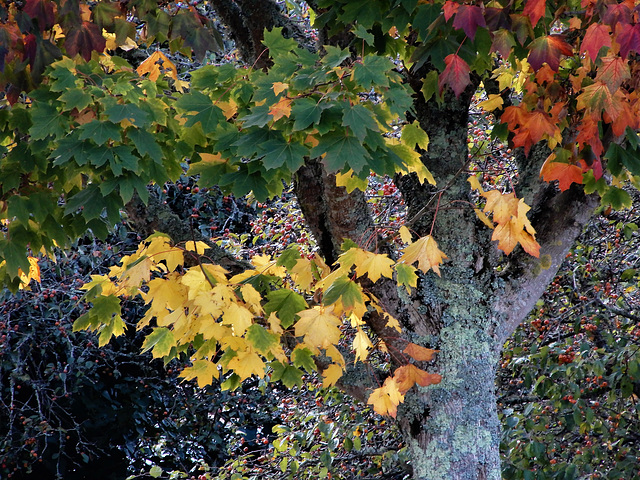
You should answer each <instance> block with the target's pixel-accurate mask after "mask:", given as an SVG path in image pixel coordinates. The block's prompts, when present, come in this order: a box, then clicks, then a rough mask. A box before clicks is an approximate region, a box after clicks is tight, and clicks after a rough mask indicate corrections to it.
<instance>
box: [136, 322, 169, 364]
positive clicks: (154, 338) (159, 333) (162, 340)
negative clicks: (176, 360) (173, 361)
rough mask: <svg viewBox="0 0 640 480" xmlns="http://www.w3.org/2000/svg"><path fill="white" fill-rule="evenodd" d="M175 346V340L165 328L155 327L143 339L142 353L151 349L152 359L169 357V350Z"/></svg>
mask: <svg viewBox="0 0 640 480" xmlns="http://www.w3.org/2000/svg"><path fill="white" fill-rule="evenodd" d="M176 346H177V343H176V339H175V337H174V336H173V332H172V331H171V330H169V329H168V328H165V327H156V328H154V329H153V332H151V333H150V334H149V335H147V338H145V339H144V342H143V344H142V353H144V352H148V351H149V350H151V349H153V351H152V352H151V353H152V354H153V358H160V357H164V356H166V355H169V352H171V349H172V348H173V347H176Z"/></svg>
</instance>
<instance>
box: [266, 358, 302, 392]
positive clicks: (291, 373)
mask: <svg viewBox="0 0 640 480" xmlns="http://www.w3.org/2000/svg"><path fill="white" fill-rule="evenodd" d="M269 366H270V367H271V368H272V369H273V373H272V374H271V381H273V382H277V381H278V380H280V381H282V383H284V385H285V387H287V388H291V387H293V386H294V385H302V371H301V370H300V369H299V368H296V367H294V366H293V365H285V364H283V363H280V362H271V363H270V364H269Z"/></svg>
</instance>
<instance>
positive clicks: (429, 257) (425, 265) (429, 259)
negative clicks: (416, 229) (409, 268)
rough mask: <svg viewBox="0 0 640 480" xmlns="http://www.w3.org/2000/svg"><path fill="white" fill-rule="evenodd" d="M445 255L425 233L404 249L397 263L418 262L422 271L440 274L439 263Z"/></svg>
mask: <svg viewBox="0 0 640 480" xmlns="http://www.w3.org/2000/svg"><path fill="white" fill-rule="evenodd" d="M446 259H447V256H446V255H445V254H444V253H443V252H442V251H441V250H440V249H439V248H438V244H437V243H436V241H435V240H434V239H433V237H432V236H431V235H426V236H424V237H422V238H420V239H418V240H416V241H415V242H413V243H411V244H410V245H408V246H407V247H406V248H405V249H404V254H403V255H402V257H400V260H398V263H406V264H407V265H411V264H413V263H414V262H418V268H419V269H420V270H422V271H423V272H424V273H427V272H428V271H429V270H433V271H434V272H436V274H438V276H440V268H439V267H440V265H441V264H442V262H443V261H444V260H446Z"/></svg>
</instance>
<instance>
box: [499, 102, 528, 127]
mask: <svg viewBox="0 0 640 480" xmlns="http://www.w3.org/2000/svg"><path fill="white" fill-rule="evenodd" d="M529 115H530V114H529V112H528V111H527V109H526V108H525V107H524V105H523V104H520V105H510V106H508V107H507V108H505V109H504V112H503V113H502V116H501V117H500V121H501V122H502V123H506V124H507V125H508V126H509V130H511V131H512V132H513V131H515V130H516V127H517V126H518V125H524V124H525V123H527V120H529Z"/></svg>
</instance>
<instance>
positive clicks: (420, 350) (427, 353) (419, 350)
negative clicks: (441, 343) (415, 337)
mask: <svg viewBox="0 0 640 480" xmlns="http://www.w3.org/2000/svg"><path fill="white" fill-rule="evenodd" d="M403 351H404V353H406V354H407V355H409V356H410V357H411V358H413V359H414V360H417V361H419V362H430V361H431V360H433V356H434V355H435V354H436V353H438V350H433V349H431V348H426V347H421V346H420V345H416V344H415V343H409V344H408V345H407V347H406V348H405V349H404V350H403Z"/></svg>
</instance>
